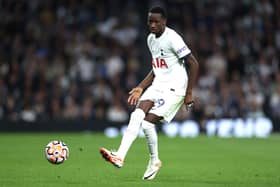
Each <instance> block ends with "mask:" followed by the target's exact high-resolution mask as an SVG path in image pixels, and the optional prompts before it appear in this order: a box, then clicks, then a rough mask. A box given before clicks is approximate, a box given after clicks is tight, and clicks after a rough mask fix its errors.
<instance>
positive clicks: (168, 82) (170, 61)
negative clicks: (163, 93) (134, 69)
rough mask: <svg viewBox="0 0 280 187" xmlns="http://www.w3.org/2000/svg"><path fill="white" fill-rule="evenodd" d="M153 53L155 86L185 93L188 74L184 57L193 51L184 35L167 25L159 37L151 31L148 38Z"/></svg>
mask: <svg viewBox="0 0 280 187" xmlns="http://www.w3.org/2000/svg"><path fill="white" fill-rule="evenodd" d="M147 43H148V47H149V49H150V51H151V55H152V67H153V71H154V74H155V78H154V81H153V83H152V84H153V86H154V87H158V88H161V89H162V88H166V89H171V90H172V91H174V92H175V93H176V94H178V95H185V92H186V88H187V84H188V76H187V73H186V69H185V67H184V61H183V60H182V59H181V58H182V57H184V56H186V55H188V54H190V53H191V51H190V49H189V48H188V46H187V45H186V44H185V42H184V41H183V39H182V37H181V36H180V35H179V34H178V33H176V32H175V31H174V30H173V29H170V28H168V27H165V30H164V32H163V33H162V35H161V36H160V37H158V38H156V36H155V34H153V33H150V34H149V35H148V38H147Z"/></svg>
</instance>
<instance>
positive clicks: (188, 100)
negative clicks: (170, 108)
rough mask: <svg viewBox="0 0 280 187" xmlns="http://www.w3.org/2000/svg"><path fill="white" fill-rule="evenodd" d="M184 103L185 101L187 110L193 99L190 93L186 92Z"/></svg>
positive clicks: (191, 105) (190, 106)
mask: <svg viewBox="0 0 280 187" xmlns="http://www.w3.org/2000/svg"><path fill="white" fill-rule="evenodd" d="M184 103H185V106H186V109H187V111H189V110H190V109H191V108H192V107H193V105H194V100H193V98H192V93H187V94H186V96H185V101H184Z"/></svg>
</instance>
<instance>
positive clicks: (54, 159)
mask: <svg viewBox="0 0 280 187" xmlns="http://www.w3.org/2000/svg"><path fill="white" fill-rule="evenodd" d="M45 156H46V159H47V160H48V161H49V162H50V163H52V164H61V163H63V162H64V161H65V160H67V159H68V157H69V148H68V146H67V145H66V144H65V143H64V142H63V141H59V140H54V141H51V142H49V143H48V144H47V146H46V148H45Z"/></svg>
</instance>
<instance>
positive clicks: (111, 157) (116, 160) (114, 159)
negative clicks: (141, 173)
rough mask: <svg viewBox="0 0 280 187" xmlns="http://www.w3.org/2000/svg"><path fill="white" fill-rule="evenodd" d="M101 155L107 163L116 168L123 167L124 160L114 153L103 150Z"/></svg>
mask: <svg viewBox="0 0 280 187" xmlns="http://www.w3.org/2000/svg"><path fill="white" fill-rule="evenodd" d="M100 154H101V155H102V157H103V158H104V159H105V160H106V161H108V162H111V163H112V164H113V165H114V166H115V167H117V168H121V167H122V166H123V159H122V158H121V157H120V156H118V155H116V154H115V153H114V152H112V151H109V150H107V149H105V148H101V149H100Z"/></svg>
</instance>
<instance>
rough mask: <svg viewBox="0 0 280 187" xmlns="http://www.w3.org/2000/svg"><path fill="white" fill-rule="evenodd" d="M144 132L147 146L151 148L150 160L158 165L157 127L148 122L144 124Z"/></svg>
mask: <svg viewBox="0 0 280 187" xmlns="http://www.w3.org/2000/svg"><path fill="white" fill-rule="evenodd" d="M142 128H143V132H144V134H145V136H146V140H147V145H148V148H149V153H150V159H151V162H152V163H157V162H158V161H159V158H158V136H157V131H156V128H155V125H154V124H153V123H150V122H148V121H145V120H144V121H143V122H142Z"/></svg>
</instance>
